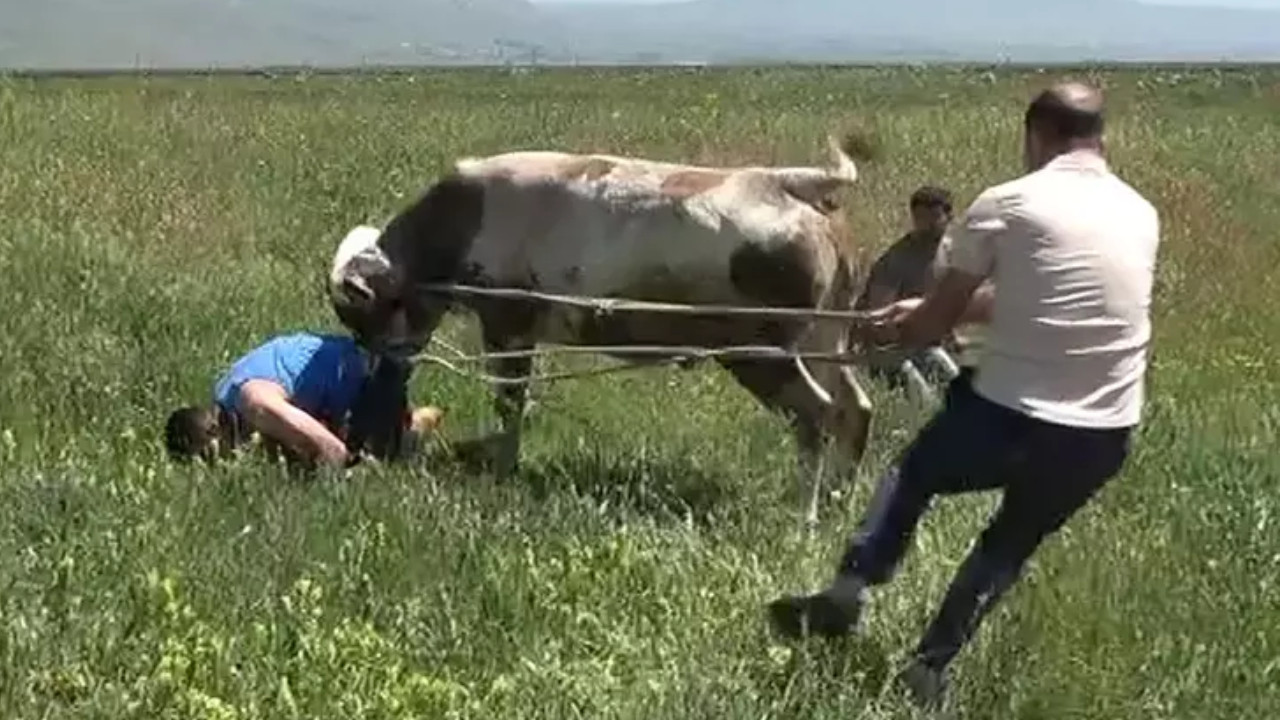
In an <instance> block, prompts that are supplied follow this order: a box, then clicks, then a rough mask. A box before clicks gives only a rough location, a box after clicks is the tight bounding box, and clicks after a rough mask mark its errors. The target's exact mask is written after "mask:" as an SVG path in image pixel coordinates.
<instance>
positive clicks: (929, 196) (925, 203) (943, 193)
mask: <svg viewBox="0 0 1280 720" xmlns="http://www.w3.org/2000/svg"><path fill="white" fill-rule="evenodd" d="M908 207H911V208H912V209H914V208H918V207H924V208H935V207H940V208H942V209H943V210H945V211H947V212H951V193H950V192H949V191H947V190H946V189H945V188H940V187H937V186H934V185H925V186H924V187H922V188H920V189H918V190H916V191H915V192H913V193H911V202H910V204H909V206H908Z"/></svg>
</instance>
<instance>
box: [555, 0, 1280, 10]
mask: <svg viewBox="0 0 1280 720" xmlns="http://www.w3.org/2000/svg"><path fill="white" fill-rule="evenodd" d="M531 1H532V2H533V3H534V4H541V3H551V2H555V3H563V2H575V3H626V4H634V3H638V2H646V3H662V2H673V1H674V2H678V1H679V0H531ZM778 1H779V2H786V0H778ZM1140 1H1141V2H1144V3H1146V4H1148V5H1199V6H1201V7H1242V8H1270V9H1275V10H1280V0H1140Z"/></svg>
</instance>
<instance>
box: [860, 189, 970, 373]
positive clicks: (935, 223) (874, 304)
mask: <svg viewBox="0 0 1280 720" xmlns="http://www.w3.org/2000/svg"><path fill="white" fill-rule="evenodd" d="M908 206H909V208H910V211H911V226H912V228H911V231H910V232H908V233H907V234H906V235H903V236H902V237H901V238H899V239H898V240H897V241H896V242H894V243H893V244H892V245H890V246H889V248H888V249H887V250H885V251H884V253H883V254H881V255H880V257H879V258H877V259H876V262H875V264H874V265H872V266H871V270H870V272H869V273H868V275H867V281H866V285H865V287H864V288H863V291H862V294H861V295H860V296H859V297H858V299H857V301H856V302H855V303H854V308H855V309H857V310H871V309H875V308H882V307H887V306H889V305H892V304H893V303H895V302H897V301H899V300H902V299H905V298H910V297H923V296H924V295H926V294H927V293H928V291H929V290H930V289H931V288H932V287H933V285H934V283H935V282H936V281H937V279H938V278H939V277H940V276H941V275H942V272H943V270H944V269H945V266H946V255H947V252H948V249H949V246H950V238H949V237H948V236H947V226H948V225H949V224H950V223H951V217H952V209H951V193H950V192H948V191H947V190H946V189H944V188H940V187H934V186H931V185H926V186H924V187H921V188H919V189H918V190H916V191H915V192H914V193H912V194H911V199H910V202H909V204H908ZM930 366H933V368H932V369H933V372H929V370H930ZM871 372H872V375H874V376H878V377H884V378H886V379H888V380H889V381H890V382H891V383H892V384H893V385H894V386H901V383H902V381H904V380H905V381H906V382H908V383H909V386H908V387H909V391H910V390H914V391H915V392H916V393H918V394H919V395H921V396H923V397H932V395H933V393H932V392H931V391H930V390H929V383H928V381H927V380H926V378H925V374H924V373H925V372H928V374H929V375H932V376H933V377H934V379H938V380H941V381H943V382H946V381H949V380H951V378H953V377H955V375H956V374H957V373H958V372H959V371H958V369H957V368H956V365H955V362H954V361H953V360H952V359H951V358H950V356H949V355H948V354H947V351H946V349H944V347H942V346H938V345H935V346H930V347H927V348H923V349H921V350H919V351H916V352H913V353H911V354H910V355H905V356H904V355H903V354H902V353H900V352H884V353H881V354H878V358H877V360H876V361H874V365H873V366H872V368H871Z"/></svg>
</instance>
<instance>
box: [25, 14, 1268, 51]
mask: <svg viewBox="0 0 1280 720" xmlns="http://www.w3.org/2000/svg"><path fill="white" fill-rule="evenodd" d="M7 4H8V5H9V6H10V7H7V8H5V10H4V18H3V20H0V67H11V68H12V67H26V68H111V67H118V68H128V67H133V66H135V65H142V66H147V67H175V66H176V67H191V66H195V67H208V66H221V67H246V66H262V65H300V64H305V65H315V66H350V65H360V64H366V63H367V64H378V65H382V64H435V63H452V62H497V61H504V60H505V61H518V62H527V61H531V60H532V61H542V62H569V61H582V62H617V61H632V62H647V63H662V62H677V61H697V62H739V61H754V62H770V61H816V62H840V61H877V60H890V61H927V60H976V61H994V60H1000V59H1008V60H1013V61H1021V62H1053V61H1073V60H1083V59H1093V60H1148V61H1159V60H1219V59H1227V60H1235V61H1257V60H1280V11H1274V10H1249V9H1225V8H1196V7H1170V6H1155V5H1146V4H1142V3H1139V2H1134V1H1132V0H1038V1H1037V2H1034V3H1030V2H1025V1H1024V0H892V1H889V2H880V1H876V2H871V1H869V0H688V1H686V2H681V3H675V4H664V5H654V4H652V3H640V2H637V3H636V4H634V5H633V4H626V3H625V2H623V3H619V2H613V3H592V4H583V3H566V2H546V1H544V2H543V3H539V4H537V5H534V4H530V3H529V2H528V1H527V0H363V2H362V1H361V0H113V1H110V2H108V0H10V2H9V3H7Z"/></svg>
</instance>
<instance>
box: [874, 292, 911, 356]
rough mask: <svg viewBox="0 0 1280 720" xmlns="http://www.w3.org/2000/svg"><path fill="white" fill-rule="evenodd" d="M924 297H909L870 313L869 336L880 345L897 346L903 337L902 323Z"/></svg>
mask: <svg viewBox="0 0 1280 720" xmlns="http://www.w3.org/2000/svg"><path fill="white" fill-rule="evenodd" d="M922 302H924V298H922V297H909V298H903V299H901V300H898V301H897V302H894V303H890V304H889V305H886V306H884V307H882V308H878V309H876V310H874V311H872V312H871V313H870V317H869V319H870V320H871V323H870V324H869V325H868V326H867V334H868V335H869V336H870V337H871V339H872V340H873V341H874V342H875V343H876V344H879V345H896V344H898V342H899V338H900V335H901V325H902V322H903V321H904V320H905V319H906V318H907V316H909V315H910V314H911V313H913V312H915V310H916V308H918V307H920V303H922Z"/></svg>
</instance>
